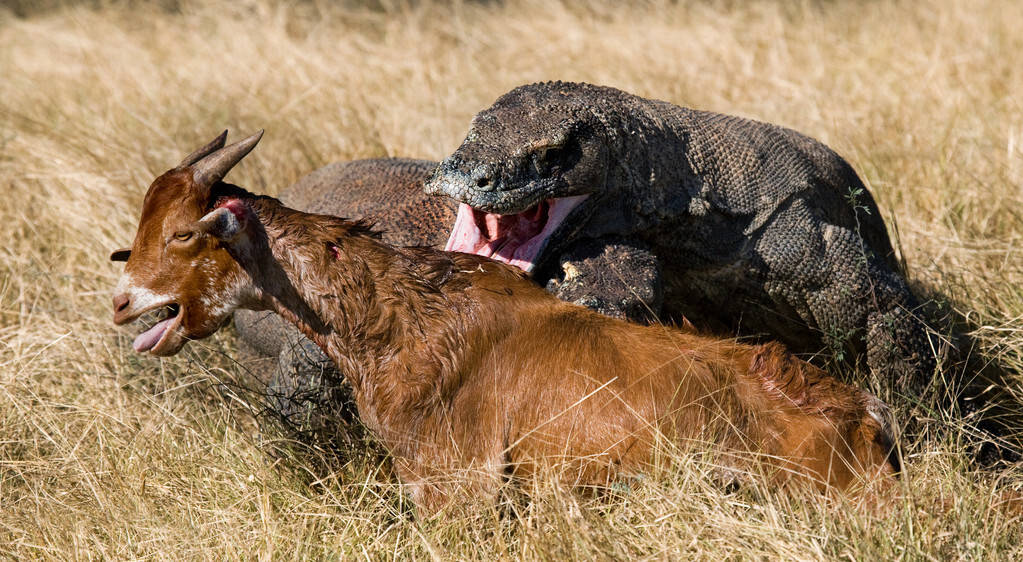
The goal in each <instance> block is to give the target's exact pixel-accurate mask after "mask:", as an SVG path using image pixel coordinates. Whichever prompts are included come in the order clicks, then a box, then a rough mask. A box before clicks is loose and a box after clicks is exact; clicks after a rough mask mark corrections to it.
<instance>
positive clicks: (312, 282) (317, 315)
mask: <svg viewBox="0 0 1023 562" xmlns="http://www.w3.org/2000/svg"><path fill="white" fill-rule="evenodd" d="M250 206H251V208H252V209H253V210H254V211H255V212H256V214H257V216H258V217H259V219H260V223H261V224H262V227H263V229H264V230H265V233H266V236H265V238H262V240H263V241H264V242H263V243H264V244H265V247H263V248H258V244H259V242H258V241H257V242H255V243H256V244H257V247H256V248H254V254H253V255H252V256H251V257H250V258H249V259H244V260H240V261H243V262H248V264H247V265H246V269H248V270H250V273H252V277H253V280H254V281H255V285H256V288H257V289H258V292H259V293H260V300H261V301H262V303H263V305H264V306H265V307H267V308H271V309H273V310H274V311H276V312H277V313H278V314H280V315H281V316H282V317H284V318H285V319H286V320H288V321H289V322H290V323H292V324H295V325H296V326H297V327H298V328H299V329H300V330H301V331H302V332H303V333H304V334H305V335H306V336H307V337H309V338H310V339H312V340H313V341H314V342H315V343H316V344H317V345H318V346H319V347H320V348H322V349H323V350H324V351H325V352H326V353H327V355H328V356H329V357H330V358H331V359H332V360H333V361H334V362H335V363H336V364H337V366H338V368H339V369H340V371H341V372H342V373H343V374H344V375H345V376H346V377H347V378H348V380H349V382H350V383H351V384H352V387H353V389H354V390H355V395H356V399H357V401H358V402H359V408H360V414H362V415H363V416H364V418H367V417H368V418H370V419H368V420H366V421H368V422H369V423H370V425H371V426H377V427H379V424H378V423H376V421H377V420H375V419H373V418H378V417H387V412H388V411H389V410H394V411H398V409H400V408H401V407H402V406H403V405H402V404H401V403H400V402H401V401H403V400H415V401H417V402H419V401H421V400H422V396H417V395H416V393H417V392H420V393H421V392H422V391H423V389H422V388H419V387H422V386H423V383H425V382H426V380H424V379H429V378H430V377H429V375H428V373H425V372H422V371H423V370H428V367H427V365H425V364H424V363H430V362H431V361H430V360H429V359H428V358H426V357H425V355H426V354H428V353H429V351H428V350H429V348H431V347H432V346H430V344H429V342H430V340H432V339H434V338H436V337H438V334H437V333H433V332H436V331H437V330H436V329H435V328H433V327H434V326H436V325H437V322H436V317H437V315H438V312H439V311H443V310H446V309H447V308H448V303H446V302H445V300H444V297H443V296H442V295H441V294H440V293H439V292H438V291H437V289H436V288H435V287H432V286H430V285H429V284H428V283H427V282H426V281H425V280H424V278H423V277H422V275H420V272H417V271H416V269H415V267H414V265H415V264H412V263H411V262H410V260H409V259H408V258H407V257H406V256H405V255H403V254H402V253H401V252H400V251H397V250H395V249H394V248H391V247H389V246H386V245H385V244H383V243H381V242H380V241H378V240H376V239H375V238H374V237H372V236H371V235H369V234H368V231H367V230H366V229H365V227H362V226H361V225H358V224H356V223H350V222H346V221H341V220H339V219H335V218H333V217H324V216H317V215H308V214H306V213H300V212H298V211H294V210H292V209H288V208H286V207H283V206H281V205H280V204H279V203H278V202H277V201H276V200H272V199H269V198H266V199H262V198H260V199H256V200H254V201H253V202H251V203H250ZM266 252H269V254H270V255H271V256H272V259H265V256H266ZM261 255H262V256H263V257H260V256H261ZM417 355H424V357H419V358H416V356H417ZM413 368H414V369H417V370H419V371H418V372H412V370H411V369H413ZM424 375H425V376H424ZM427 386H430V387H432V385H429V384H427ZM396 394H399V395H397V396H396ZM401 395H404V396H401ZM385 425H386V424H385Z"/></svg>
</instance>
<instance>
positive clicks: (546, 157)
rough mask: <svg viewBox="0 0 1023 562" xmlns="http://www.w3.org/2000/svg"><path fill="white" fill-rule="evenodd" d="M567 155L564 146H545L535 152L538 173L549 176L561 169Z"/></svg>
mask: <svg viewBox="0 0 1023 562" xmlns="http://www.w3.org/2000/svg"><path fill="white" fill-rule="evenodd" d="M564 155H565V147H563V146H545V147H543V148H538V149H536V151H534V152H533V168H534V169H535V170H536V173H537V175H539V176H541V177H545V176H548V175H550V174H552V173H554V172H557V171H558V170H559V169H560V164H561V161H562V159H563V157H564Z"/></svg>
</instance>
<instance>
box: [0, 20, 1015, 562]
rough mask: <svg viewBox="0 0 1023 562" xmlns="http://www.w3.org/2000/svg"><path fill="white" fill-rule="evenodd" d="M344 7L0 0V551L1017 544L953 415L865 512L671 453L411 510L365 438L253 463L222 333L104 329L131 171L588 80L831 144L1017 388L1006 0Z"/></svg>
mask: <svg viewBox="0 0 1023 562" xmlns="http://www.w3.org/2000/svg"><path fill="white" fill-rule="evenodd" d="M52 3H56V2H51V4H52ZM16 4H17V5H18V6H20V8H19V9H21V8H24V6H25V5H27V4H26V3H25V2H17V3H16ZM178 4H180V5H179V8H180V9H178V10H175V11H167V6H170V7H174V6H175V5H178ZM349 4H350V5H349V6H348V7H346V8H342V7H335V6H334V5H333V4H331V3H328V2H326V1H323V2H318V3H317V2H307V3H299V4H298V5H296V6H291V7H288V6H283V5H279V4H277V3H275V2H270V1H269V0H244V1H242V2H231V3H228V2H223V3H213V4H212V5H211V3H205V2H194V3H193V2H181V3H175V2H162V3H160V4H146V3H142V2H132V3H127V4H122V3H117V2H112V3H111V2H90V3H88V5H87V6H82V5H77V6H74V5H72V6H70V7H65V8H61V9H55V10H51V11H44V12H40V13H36V14H33V15H30V16H29V17H28V18H27V19H21V18H16V17H14V16H13V15H12V14H11V13H5V12H3V11H0V186H2V193H3V196H4V202H5V203H4V205H2V207H0V239H2V240H3V244H2V246H0V552H3V553H6V554H8V555H10V556H12V557H16V558H23V557H33V558H49V559H61V560H63V559H67V558H69V557H75V558H99V557H102V558H115V559H122V558H161V559H162V558H200V559H225V558H226V559H238V558H257V557H258V558H261V559H263V558H267V559H269V558H285V559H288V558H326V557H332V558H333V557H339V558H355V557H359V558H363V557H365V558H391V557H397V558H417V559H418V558H430V557H433V558H452V559H459V558H466V559H492V558H520V557H521V558H529V559H552V558H555V559H560V558H570V559H594V558H622V559H626V558H628V559H631V558H678V557H685V558H699V559H715V560H717V559H721V558H725V557H728V558H751V557H760V556H769V557H772V558H774V557H785V558H793V559H818V558H821V559H832V558H851V559H892V558H905V559H918V558H921V559H922V558H927V559H932V558H936V559H947V558H972V559H998V558H1001V559H1013V558H1015V559H1019V558H1020V557H1023V531H1021V528H1023V526H1021V525H1020V520H1019V518H1018V517H1015V518H1014V517H1011V516H1008V515H1005V514H1003V513H1001V512H999V511H998V510H997V509H995V508H993V505H992V504H993V501H994V500H993V498H994V494H995V492H994V490H996V489H997V488H998V487H999V486H1012V485H1015V486H1017V487H1018V486H1019V485H1020V484H1021V483H1023V479H1021V478H1020V475H1019V472H1018V469H1017V470H1016V472H1007V473H997V472H996V473H990V472H988V473H980V472H977V471H975V470H973V469H972V468H970V465H969V462H968V456H967V454H966V453H965V452H964V445H963V434H962V432H961V431H955V430H954V431H949V432H945V433H943V434H941V435H940V436H939V438H938V439H935V440H932V441H929V442H927V443H920V442H911V443H907V444H906V447H907V450H908V451H909V453H910V459H909V471H908V474H907V475H906V477H905V478H904V479H903V480H902V482H901V483H900V487H901V488H902V489H903V490H904V492H905V493H906V495H907V498H906V499H905V500H904V501H901V502H899V503H898V505H896V506H894V507H892V508H891V509H890V510H888V511H884V512H882V513H873V514H872V513H869V512H868V511H866V510H857V509H851V508H850V506H849V505H845V504H843V503H842V502H836V503H833V504H825V503H822V502H820V501H818V500H816V499H813V498H809V499H808V498H796V499H792V498H788V497H786V496H784V495H780V494H773V493H770V492H766V491H758V490H749V491H744V492H740V493H738V494H727V493H724V492H722V491H720V490H717V489H714V488H713V487H711V486H709V485H708V484H707V482H706V480H705V479H704V478H703V477H702V469H701V466H702V465H701V464H700V463H699V462H696V460H694V459H678V461H677V463H676V464H677V466H676V467H675V469H674V470H666V471H664V472H663V473H662V474H657V475H653V476H652V477H651V478H648V479H646V480H644V481H643V482H640V483H637V484H635V485H634V486H633V487H632V488H631V489H630V490H628V491H625V492H622V493H621V494H619V495H617V496H615V497H611V498H602V499H591V498H587V497H580V496H578V495H574V494H566V493H564V492H563V491H559V490H556V489H555V490H544V489H541V490H537V491H536V492H535V493H534V494H533V496H532V497H533V500H532V502H531V503H527V504H520V505H519V508H518V510H517V511H515V512H514V513H511V514H509V513H504V514H502V513H500V512H498V510H496V509H495V510H489V509H483V510H482V511H481V512H480V513H478V514H476V515H475V516H473V517H471V518H468V519H459V520H446V521H434V522H425V523H424V522H417V521H414V520H413V519H412V518H411V517H410V514H409V512H408V509H407V498H404V496H403V495H402V494H401V491H400V489H399V487H398V486H397V485H396V484H395V483H394V481H393V480H392V479H391V478H390V476H388V474H387V473H386V471H385V470H382V469H380V468H378V467H377V465H376V460H375V458H374V457H372V456H370V455H356V456H355V457H354V458H353V459H351V460H349V461H347V462H346V463H344V464H342V465H340V466H338V467H335V469H334V470H332V471H329V472H326V473H325V472H324V471H322V470H320V469H318V468H317V467H318V466H319V465H318V464H317V463H316V462H315V459H308V458H306V457H302V456H295V457H288V456H284V457H277V456H271V455H268V454H267V452H266V450H265V444H264V443H263V442H262V441H261V440H262V439H263V438H262V437H261V436H260V434H259V432H258V430H257V428H256V426H255V424H254V423H253V419H252V416H251V415H250V413H249V412H248V411H247V409H246V407H245V406H244V404H243V403H241V402H239V401H238V400H234V399H233V398H232V396H233V395H232V393H231V392H229V391H226V390H225V388H226V387H224V386H222V385H220V383H221V382H223V381H234V380H237V378H238V376H239V372H240V370H241V369H239V367H238V366H237V365H236V364H235V363H234V362H233V361H232V360H231V357H232V355H233V352H234V340H233V338H232V337H231V335H230V334H226V333H225V334H222V335H219V336H217V337H215V338H213V339H211V340H207V341H206V342H202V343H200V344H192V345H190V347H189V349H188V350H187V351H186V352H185V353H183V354H182V355H181V356H179V357H177V358H173V359H170V360H157V359H153V358H149V357H140V356H138V355H136V354H133V353H132V352H131V349H130V340H129V337H128V336H126V335H124V334H121V333H119V332H118V331H117V330H115V329H114V328H113V327H112V326H111V324H110V313H111V311H110V305H109V296H110V294H109V293H110V290H111V288H112V286H113V284H114V282H115V279H116V277H117V276H118V274H119V268H118V267H117V266H116V265H113V264H110V263H108V262H107V260H106V256H107V254H108V251H109V250H110V249H112V248H114V247H117V246H121V245H123V244H124V243H126V242H128V241H129V240H130V237H131V236H132V234H133V232H134V228H135V222H134V221H135V220H136V218H137V213H138V209H139V205H140V202H141V197H142V194H143V191H144V189H145V187H146V186H147V185H148V183H149V182H150V181H151V179H152V178H153V177H154V176H155V175H157V174H158V173H160V172H162V171H163V170H165V169H166V168H168V167H169V166H171V165H173V164H174V163H175V162H177V161H178V160H179V159H180V158H181V156H182V155H183V154H185V153H186V152H188V151H189V150H191V149H192V148H194V147H195V146H197V145H198V144H200V143H201V142H203V141H205V140H208V138H210V137H212V136H213V135H214V134H216V133H217V132H219V131H220V130H221V129H223V128H225V127H230V128H231V129H232V130H235V131H236V132H239V133H240V132H247V131H251V130H253V129H256V128H260V127H265V128H266V129H267V131H268V134H267V136H266V138H265V139H264V141H263V143H262V144H261V146H260V148H259V150H257V151H256V152H255V153H254V154H253V155H252V156H250V157H249V158H248V159H247V160H246V162H245V164H243V165H242V166H241V167H240V168H239V169H238V170H236V171H235V172H234V173H232V179H233V181H235V182H237V183H239V184H241V185H244V186H247V187H249V188H250V189H252V190H254V191H265V192H270V193H275V192H277V191H278V190H279V189H281V188H282V187H284V186H286V185H288V184H290V183H291V182H293V181H294V180H295V179H296V178H298V177H299V176H301V175H302V174H304V173H306V172H308V171H310V170H312V169H314V168H316V167H318V166H320V165H323V164H326V163H328V162H331V161H335V160H343V159H351V158H361V157H372V156H381V155H385V154H390V155H407V156H417V157H428V158H441V157H442V156H444V155H445V154H446V153H447V152H450V151H451V150H453V149H454V147H455V146H456V145H457V143H458V142H459V141H460V139H461V136H462V135H463V134H464V131H465V128H466V126H467V124H468V122H469V119H470V117H471V116H472V114H473V113H475V112H476V111H478V110H479V109H481V108H483V107H486V106H487V105H489V104H490V103H491V102H492V101H493V100H494V99H495V98H496V97H497V96H498V95H499V94H501V93H503V92H504V91H507V90H509V89H510V88H512V87H514V86H516V85H518V84H522V83H526V82H530V81H535V80H541V79H553V78H560V79H569V80H584V81H590V82H595V83H601V84H608V85H613V86H618V87H621V88H623V89H626V90H629V91H632V92H635V93H638V94H642V95H647V96H651V97H657V98H661V99H667V100H671V101H673V102H676V103H680V104H684V105H689V106H694V107H700V108H705V109H712V110H718V111H722V112H728V113H737V114H741V115H746V116H751V117H756V118H759V119H763V120H767V121H772V122H777V123H781V124H785V125H788V126H791V127H794V128H796V129H798V130H801V131H804V132H806V133H809V134H811V135H813V136H815V137H817V138H819V139H821V140H823V141H825V142H826V143H828V144H830V145H831V146H832V147H834V148H835V149H836V150H838V151H839V152H840V153H842V154H843V155H845V156H846V157H847V158H848V159H849V160H850V161H851V162H852V163H853V165H854V166H855V167H856V168H857V169H858V170H859V171H860V172H861V174H862V176H863V177H864V179H865V180H866V181H867V183H868V185H869V187H870V188H871V190H872V191H873V193H874V194H875V196H876V197H877V198H878V201H879V203H880V205H881V207H882V209H883V211H884V213H885V215H886V218H889V219H890V225H891V226H893V227H894V226H895V225H897V232H898V236H899V240H900V245H901V248H902V251H903V253H904V255H905V258H906V260H907V262H908V263H909V266H910V272H911V276H912V277H913V280H914V281H915V282H916V283H919V284H920V285H923V286H927V287H930V288H934V289H937V290H939V291H940V292H942V293H944V294H945V295H947V296H949V297H950V298H951V299H952V301H953V302H954V304H955V306H956V307H957V308H958V310H959V311H960V312H961V313H962V314H964V315H966V316H967V317H968V318H969V319H970V321H971V322H972V324H973V326H974V335H975V336H976V337H977V338H978V340H979V341H980V343H981V346H982V348H983V351H984V353H985V354H987V355H988V356H989V357H997V358H999V359H1000V360H1001V361H1002V362H1003V363H1004V364H1006V365H1007V366H1009V367H1010V369H1012V370H1013V371H1014V373H1015V375H1013V378H1012V380H1011V383H1012V384H1013V385H1014V387H1015V388H1016V390H1017V391H1019V387H1020V385H1021V384H1023V378H1021V377H1020V376H1019V373H1020V372H1023V217H1021V214H1023V213H1021V211H1020V209H1021V208H1023V111H1021V110H1023V108H1021V98H1020V97H1019V92H1021V91H1023V65H1020V64H1019V60H1018V57H1015V56H1014V54H1015V53H1020V52H1023V34H1020V33H1019V29H1020V27H1021V26H1023V4H1020V3H1018V2H1011V1H1009V0H1006V1H1004V2H970V3H965V2H957V1H955V0H941V1H939V2H936V3H928V4H927V5H925V3H912V2H905V3H901V2H889V1H875V2H845V1H835V2H819V3H818V2H806V3H802V4H799V5H789V4H784V5H780V4H775V3H771V2H752V3H741V2H735V3H732V2H693V3H684V4H683V5H674V4H669V3H659V2H650V3H643V4H638V5H635V6H633V7H631V8H629V9H623V8H620V7H618V6H617V4H614V3H610V2H609V3H607V4H596V5H594V6H592V7H587V8H581V7H575V6H574V5H570V4H568V3H566V4H558V3H552V2H541V1H529V0H524V1H511V2H507V3H481V4H477V3H461V2H445V3H443V4H440V5H434V4H430V3H428V2H416V3H405V2H395V3H393V5H391V3H389V2H383V1H382V2H381V4H384V6H382V7H381V6H376V7H375V8H374V9H368V8H362V7H358V6H357V5H356V4H358V3H354V2H353V3H349ZM97 6H98V7H97ZM353 6H354V7H353ZM0 10H2V9H0ZM896 219H897V220H896ZM889 398H892V399H894V401H896V405H897V407H899V408H902V409H903V410H904V408H905V406H904V405H901V404H900V403H899V402H898V399H897V397H889ZM944 414H947V413H942V412H937V413H936V415H944ZM538 486H540V487H541V488H542V487H543V484H542V483H539V484H538Z"/></svg>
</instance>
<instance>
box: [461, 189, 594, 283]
mask: <svg viewBox="0 0 1023 562" xmlns="http://www.w3.org/2000/svg"><path fill="white" fill-rule="evenodd" d="M586 197H587V196H586V195H576V196H573V197H561V198H557V199H545V200H543V201H540V202H539V203H537V204H536V205H534V206H533V207H530V208H529V209H526V210H525V211H522V212H521V213H515V214H512V215H499V214H496V213H487V212H484V211H480V210H478V209H473V208H472V207H470V206H469V205H466V204H465V203H461V204H459V205H458V217H457V218H456V219H455V226H454V228H452V229H451V237H450V238H448V243H447V245H446V246H444V250H445V251H449V252H465V253H467V254H479V255H481V256H487V257H490V258H493V259H496V260H498V261H503V262H505V263H507V264H511V265H514V266H515V267H518V268H519V269H521V270H523V271H525V272H527V273H528V272H531V271H532V270H533V268H534V267H535V266H536V261H537V258H539V257H540V253H541V252H543V249H544V248H545V247H546V246H547V240H549V239H550V237H551V235H553V234H554V232H555V231H556V230H557V228H558V226H559V225H560V224H561V223H562V222H564V220H565V217H567V216H568V214H569V213H570V212H572V209H574V208H575V207H576V206H578V205H579V203H581V202H582V201H583V199H586Z"/></svg>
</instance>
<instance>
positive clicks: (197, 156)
mask: <svg viewBox="0 0 1023 562" xmlns="http://www.w3.org/2000/svg"><path fill="white" fill-rule="evenodd" d="M225 141H227V130H224V132H223V133H220V135H218V136H217V138H215V139H213V140H211V141H210V142H209V143H208V144H207V145H206V146H204V147H202V148H200V149H199V150H196V151H195V152H193V153H191V154H189V155H188V156H185V159H184V160H182V161H181V163H180V164H178V168H184V167H186V166H191V165H192V164H195V163H196V162H198V161H200V160H202V159H203V158H205V157H207V156H209V155H210V154H212V153H213V152H215V151H217V150H220V149H221V148H224V142H225Z"/></svg>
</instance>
